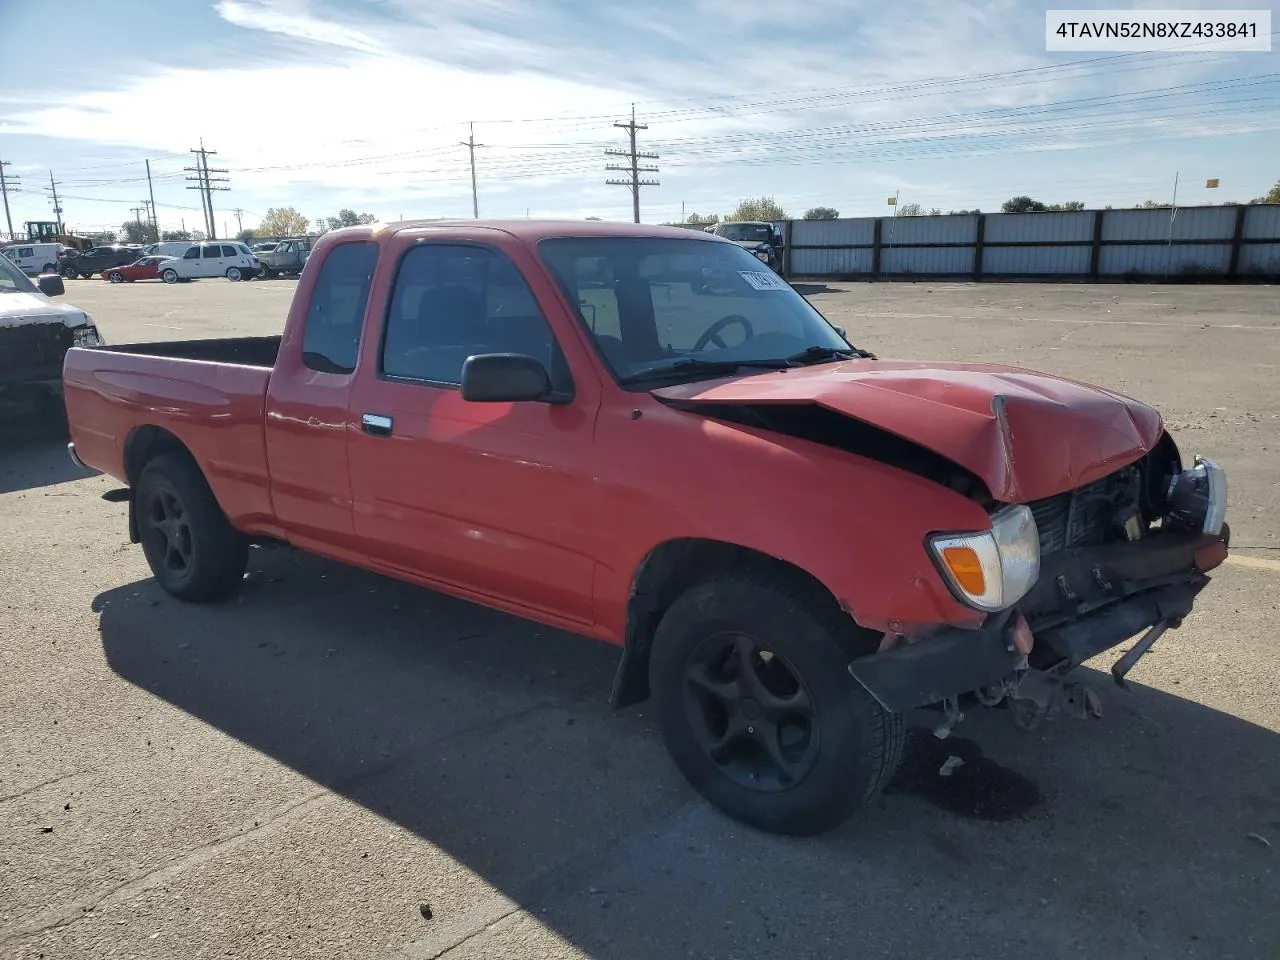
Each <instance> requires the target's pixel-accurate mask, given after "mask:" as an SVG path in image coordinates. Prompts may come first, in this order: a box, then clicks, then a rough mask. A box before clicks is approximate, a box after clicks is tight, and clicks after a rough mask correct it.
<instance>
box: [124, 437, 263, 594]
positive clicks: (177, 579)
mask: <svg viewBox="0 0 1280 960" xmlns="http://www.w3.org/2000/svg"><path fill="white" fill-rule="evenodd" d="M134 496H135V497H136V500H135V509H136V511H137V514H136V516H137V521H138V534H139V536H140V537H141V539H142V551H143V553H144V554H145V555H146V558H147V565H148V566H150V567H151V572H152V573H153V574H154V575H155V578H156V581H157V582H158V583H159V584H160V586H161V587H162V588H163V589H164V591H165V592H166V593H168V594H169V595H171V596H174V597H177V598H178V599H179V600H187V601H190V602H192V603H210V602H214V601H218V600H225V599H226V598H227V597H229V596H231V595H232V594H233V593H235V591H236V589H237V588H238V587H239V586H240V581H241V580H242V579H243V578H244V572H245V569H246V568H247V567H248V564H249V541H248V540H247V539H246V538H245V537H244V536H243V535H242V534H241V533H239V531H237V530H236V529H235V528H234V527H233V526H231V522H230V521H229V520H227V516H226V514H224V513H223V512H222V508H221V507H220V506H218V501H217V500H216V499H214V496H213V492H212V491H211V490H210V489H209V484H208V483H206V482H205V479H204V474H202V473H201V472H200V468H199V467H197V466H196V464H195V462H194V461H193V460H192V459H191V458H190V457H188V456H186V455H185V454H181V453H162V454H160V455H159V456H157V457H155V458H154V459H153V460H151V461H149V462H148V463H147V465H146V466H145V467H143V469H142V474H141V475H140V476H139V477H138V485H137V489H136V491H135V493H134Z"/></svg>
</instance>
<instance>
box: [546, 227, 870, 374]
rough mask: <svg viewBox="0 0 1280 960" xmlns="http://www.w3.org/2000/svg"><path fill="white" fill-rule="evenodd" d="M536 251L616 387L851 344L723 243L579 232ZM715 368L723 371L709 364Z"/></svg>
mask: <svg viewBox="0 0 1280 960" xmlns="http://www.w3.org/2000/svg"><path fill="white" fill-rule="evenodd" d="M539 251H540V253H541V254H542V257H543V259H544V260H545V261H546V262H547V264H548V265H549V266H550V268H551V270H552V272H553V273H554V274H555V276H556V278H557V279H558V280H559V282H560V285H561V287H562V289H563V290H564V291H565V294H566V296H567V297H568V298H569V301H570V302H571V303H576V304H577V305H578V313H579V316H580V318H581V321H582V323H583V324H584V325H585V326H586V328H587V329H588V330H589V331H590V332H591V335H592V337H594V339H595V342H596V346H597V348H598V349H599V352H600V354H601V356H603V357H604V359H605V361H606V363H607V364H608V365H609V367H610V368H611V369H612V371H613V373H614V376H615V377H616V378H617V379H618V380H619V382H622V383H628V382H631V383H637V384H642V383H644V382H647V381H648V380H650V379H654V378H658V379H662V378H667V379H670V378H672V377H679V378H681V379H700V378H705V377H709V376H717V375H718V376H724V375H725V373H726V372H729V373H731V372H733V367H734V365H735V364H737V363H747V364H750V363H752V362H756V363H757V364H758V363H759V362H760V361H779V363H778V365H781V366H786V365H788V364H787V362H786V361H787V360H788V358H794V357H795V356H796V355H797V354H801V353H804V352H805V351H809V352H810V356H809V357H807V358H806V359H810V360H812V361H814V362H817V361H820V360H823V359H831V357H827V356H825V355H824V352H850V351H853V350H854V348H853V347H851V346H850V345H849V344H848V342H847V341H846V340H845V339H844V338H843V337H842V336H841V335H840V334H839V333H837V332H836V330H835V328H834V327H832V326H831V324H829V323H828V322H827V321H826V320H825V319H824V318H823V316H822V315H821V314H820V313H818V311H817V310H815V309H814V308H813V307H811V306H810V305H809V303H808V301H806V300H805V299H804V298H803V297H802V296H800V294H798V293H796V292H795V290H793V289H792V288H791V286H790V284H788V283H787V282H786V281H785V280H783V279H782V278H781V277H779V276H778V275H777V274H776V273H774V272H773V271H772V270H770V269H769V268H768V267H765V266H764V265H762V264H761V263H760V261H759V260H757V259H756V258H755V257H753V256H752V255H751V254H750V253H748V252H747V251H746V250H744V249H743V248H741V247H737V246H734V245H732V244H728V243H717V242H715V241H708V240H678V239H666V238H652V237H637V238H632V237H625V238H623V237H619V238H614V237H584V238H574V239H567V238H566V239H559V240H544V241H542V243H540V244H539ZM815 348H816V349H815ZM719 365H724V366H725V367H726V368H727V369H725V370H715V369H711V368H712V367H715V366H719Z"/></svg>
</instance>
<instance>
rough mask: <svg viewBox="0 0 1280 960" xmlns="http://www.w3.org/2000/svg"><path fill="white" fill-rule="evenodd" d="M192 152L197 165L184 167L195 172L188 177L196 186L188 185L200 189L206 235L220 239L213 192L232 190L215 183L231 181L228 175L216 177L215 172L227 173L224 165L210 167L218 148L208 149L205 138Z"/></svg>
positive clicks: (193, 188) (211, 238) (213, 238)
mask: <svg viewBox="0 0 1280 960" xmlns="http://www.w3.org/2000/svg"><path fill="white" fill-rule="evenodd" d="M190 152H191V153H193V154H195V157H196V165H195V166H194V167H184V168H183V169H184V170H186V171H188V172H191V173H194V174H195V176H194V177H187V179H188V180H193V181H195V184H196V185H195V186H194V187H187V189H188V190H199V191H200V201H201V206H202V207H203V208H204V223H205V227H206V230H205V236H206V237H208V238H209V239H210V240H217V239H218V225H217V223H216V221H215V220H214V215H213V193H214V191H215V190H230V189H231V188H230V187H222V186H214V184H222V183H228V182H230V181H229V179H228V178H227V177H215V176H213V174H215V173H226V172H227V170H226V168H224V167H217V168H210V166H209V158H210V157H215V156H217V155H218V151H217V150H206V149H205V146H204V140H203V139H201V141H200V146H199V148H198V149H197V148H194V147H193V148H192V149H191V151H190Z"/></svg>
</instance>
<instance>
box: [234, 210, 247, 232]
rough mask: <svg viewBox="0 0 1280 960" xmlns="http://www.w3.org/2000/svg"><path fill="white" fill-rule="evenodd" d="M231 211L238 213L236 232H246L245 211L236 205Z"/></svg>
mask: <svg viewBox="0 0 1280 960" xmlns="http://www.w3.org/2000/svg"><path fill="white" fill-rule="evenodd" d="M231 212H232V213H234V214H235V215H236V232H237V233H244V219H243V218H244V211H243V210H241V209H240V208H239V207H236V208H235V209H234V210H232V211H231Z"/></svg>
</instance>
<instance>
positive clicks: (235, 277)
mask: <svg viewBox="0 0 1280 960" xmlns="http://www.w3.org/2000/svg"><path fill="white" fill-rule="evenodd" d="M242 276H243V274H242V273H241V272H240V268H239V267H227V279H228V280H230V281H231V282H232V283H239V282H240V278H241V277H242Z"/></svg>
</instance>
